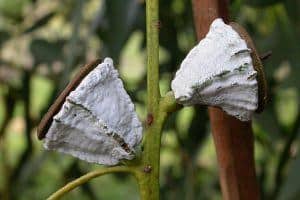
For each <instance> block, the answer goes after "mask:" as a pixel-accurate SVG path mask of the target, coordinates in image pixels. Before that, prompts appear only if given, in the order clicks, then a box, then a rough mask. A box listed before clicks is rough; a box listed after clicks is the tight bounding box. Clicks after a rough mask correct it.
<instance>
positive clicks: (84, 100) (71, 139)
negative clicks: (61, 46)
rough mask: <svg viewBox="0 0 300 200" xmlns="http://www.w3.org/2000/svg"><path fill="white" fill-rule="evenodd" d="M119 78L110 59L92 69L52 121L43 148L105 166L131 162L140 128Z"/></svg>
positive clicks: (139, 140)
mask: <svg viewBox="0 0 300 200" xmlns="http://www.w3.org/2000/svg"><path fill="white" fill-rule="evenodd" d="M118 76H119V74H118V72H117V70H115V69H114V66H113V61H112V59H110V58H106V59H105V60H104V62H103V63H101V64H99V65H98V66H97V67H96V68H95V69H93V70H92V71H91V72H90V73H89V74H88V75H87V76H86V77H85V78H84V79H83V80H82V81H81V83H80V84H79V85H78V87H77V88H76V89H75V90H74V91H72V92H71V93H70V94H69V96H68V97H67V98H66V101H65V102H64V104H63V106H62V108H61V110H60V111H59V112H58V113H57V114H56V115H55V116H54V117H53V122H52V124H51V126H50V128H49V130H48V132H47V134H46V136H45V139H44V146H45V148H46V149H54V150H57V151H59V152H63V153H67V154H71V155H73V156H75V157H78V158H80V159H82V160H85V161H88V162H95V163H98V164H104V165H115V164H117V163H119V162H120V160H122V159H129V160H130V159H133V158H134V156H135V151H136V148H137V146H138V145H139V144H140V142H141V139H142V125H141V122H140V121H139V119H138V117H137V114H136V112H135V110H134V105H133V103H132V101H131V99H130V97H129V96H128V94H127V92H126V91H125V89H124V87H123V83H122V81H121V79H120V78H119V77H118Z"/></svg>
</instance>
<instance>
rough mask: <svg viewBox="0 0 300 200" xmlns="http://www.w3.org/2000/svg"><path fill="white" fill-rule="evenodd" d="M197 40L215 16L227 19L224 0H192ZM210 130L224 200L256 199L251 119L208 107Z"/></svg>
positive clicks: (226, 6)
mask: <svg viewBox="0 0 300 200" xmlns="http://www.w3.org/2000/svg"><path fill="white" fill-rule="evenodd" d="M193 9H194V18H195V26H196V31H197V36H198V40H200V39H202V38H203V37H205V35H206V33H207V32H208V29H209V26H210V24H211V23H212V21H213V20H214V19H215V18H218V17H222V18H223V20H224V21H225V22H228V21H229V17H228V10H227V9H228V1H227V0H193ZM209 116H210V120H211V127H212V134H213V138H214V143H215V147H216V151H217V157H218V163H219V168H220V182H221V188H222V193H223V199H225V200H241V199H243V200H248V199H249V200H257V199H259V189H258V188H259V187H258V184H257V181H256V174H255V163H254V140H253V133H252V127H251V122H241V121H239V120H237V119H236V118H234V117H232V116H229V115H227V114H226V113H225V112H224V111H222V110H221V109H219V108H213V107H210V108H209Z"/></svg>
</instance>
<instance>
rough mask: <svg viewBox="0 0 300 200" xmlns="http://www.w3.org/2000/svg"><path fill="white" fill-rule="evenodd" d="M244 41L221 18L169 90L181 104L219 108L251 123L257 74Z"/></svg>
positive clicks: (188, 57) (255, 106) (181, 68)
mask: <svg viewBox="0 0 300 200" xmlns="http://www.w3.org/2000/svg"><path fill="white" fill-rule="evenodd" d="M250 53H251V50H250V49H249V48H248V47H247V44H246V42H245V41H244V40H243V39H242V38H241V37H240V36H239V34H238V33H237V32H235V31H234V30H233V29H232V28H231V26H229V25H226V24H225V23H224V22H223V21H222V19H216V20H214V21H213V23H212V24H211V27H210V30H209V32H208V34H207V35H206V37H205V38H204V39H203V40H201V41H200V42H199V43H198V44H197V46H195V47H194V48H193V49H192V50H191V51H190V52H189V53H188V55H187V56H186V58H185V59H184V60H183V62H182V63H181V66H180V69H179V70H178V71H177V73H176V76H175V78H174V80H173V81H172V84H171V87H172V90H173V92H174V95H175V98H176V100H177V101H178V102H179V103H181V104H184V105H194V104H202V105H210V106H217V107H220V108H222V109H223V110H224V111H225V112H227V113H228V114H229V115H232V116H235V117H236V118H238V119H239V120H241V121H248V120H251V117H252V115H253V112H254V111H255V110H256V109H257V106H258V85H257V80H256V75H257V72H256V71H255V70H254V68H253V64H252V58H251V55H250Z"/></svg>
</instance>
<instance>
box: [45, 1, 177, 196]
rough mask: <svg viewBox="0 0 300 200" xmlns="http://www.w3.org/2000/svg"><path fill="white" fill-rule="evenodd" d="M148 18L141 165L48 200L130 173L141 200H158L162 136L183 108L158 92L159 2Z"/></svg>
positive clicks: (149, 6) (65, 189)
mask: <svg viewBox="0 0 300 200" xmlns="http://www.w3.org/2000/svg"><path fill="white" fill-rule="evenodd" d="M146 15H147V55H148V57H147V87H148V89H147V95H148V99H147V110H148V116H149V117H151V118H152V119H153V120H151V122H150V123H149V124H148V125H147V128H146V130H145V132H144V143H143V146H144V148H143V152H142V156H141V160H140V162H136V163H132V165H131V167H120V166H119V167H111V168H105V169H101V170H97V171H94V172H91V173H88V174H86V175H84V176H82V177H80V178H79V179H77V180H75V181H73V182H71V183H69V184H67V185H66V186H65V187H63V188H62V189H60V190H59V191H57V192H56V193H54V194H53V195H52V196H51V197H50V198H49V199H58V198H59V197H61V196H62V195H63V194H65V193H67V192H69V191H71V190H72V189H74V188H75V187H78V186H79V185H82V184H83V183H85V182H87V181H89V180H90V179H92V178H95V177H98V176H100V175H103V174H107V173H113V172H128V173H132V174H134V175H135V177H136V179H137V180H138V184H139V187H140V195H141V199H142V200H158V199H159V166H160V145H161V133H162V129H163V125H164V122H165V120H166V118H167V116H168V114H169V113H170V112H174V111H176V110H177V109H178V108H180V107H179V106H178V105H177V104H176V101H175V98H174V95H173V93H172V92H168V93H167V94H166V96H165V97H163V98H161V97H160V92H159V42H158V24H159V19H158V16H159V15H158V0H147V1H146Z"/></svg>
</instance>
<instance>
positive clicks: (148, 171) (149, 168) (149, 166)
mask: <svg viewBox="0 0 300 200" xmlns="http://www.w3.org/2000/svg"><path fill="white" fill-rule="evenodd" d="M143 171H144V172H145V173H150V172H151V171H152V167H151V165H147V166H145V167H144V170H143Z"/></svg>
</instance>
